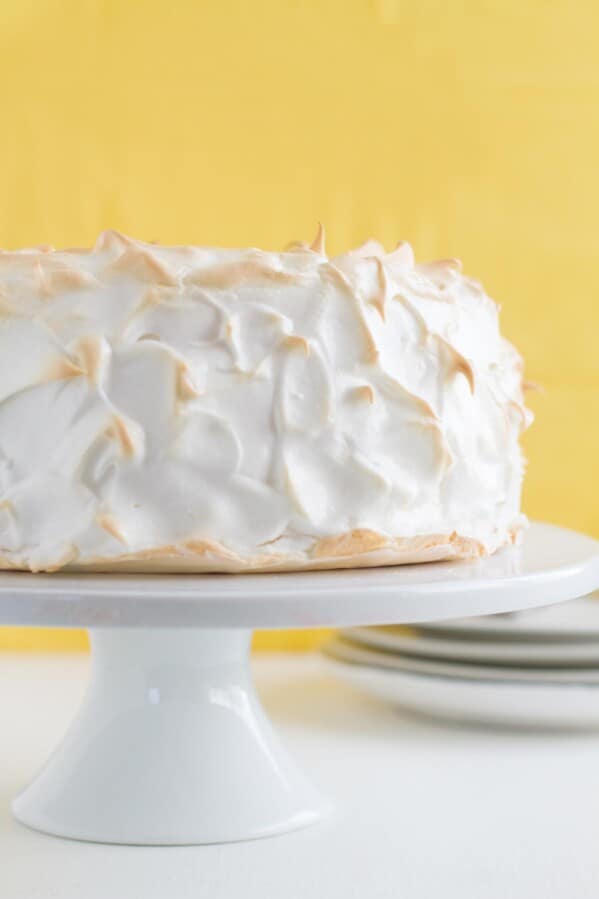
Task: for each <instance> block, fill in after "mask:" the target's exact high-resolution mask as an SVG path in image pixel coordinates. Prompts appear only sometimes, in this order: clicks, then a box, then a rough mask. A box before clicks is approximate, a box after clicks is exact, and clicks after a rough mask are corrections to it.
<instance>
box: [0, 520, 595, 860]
mask: <svg viewBox="0 0 599 899" xmlns="http://www.w3.org/2000/svg"><path fill="white" fill-rule="evenodd" d="M598 587H599V543H597V542H595V541H594V540H592V539H591V538H589V537H585V536H583V535H581V534H577V533H574V532H573V531H567V530H564V529H561V528H557V527H554V526H551V525H545V524H536V525H533V526H532V527H531V528H530V530H529V531H528V532H527V533H526V535H525V537H524V541H523V543H522V546H520V547H518V548H510V549H506V550H502V551H501V552H499V553H498V554H496V555H495V556H493V557H491V558H490V559H486V560H484V561H480V562H460V563H447V562H443V563H429V564H427V565H408V566H399V567H395V568H378V569H354V570H342V571H323V572H303V573H289V574H262V575H260V574H255V575H236V576H231V575H134V574H131V575H116V574H101V575H100V574H52V575H43V574H38V575H31V574H26V573H19V572H2V573H0V623H2V624H5V625H37V626H50V627H84V628H87V629H88V630H89V631H90V638H91V647H92V671H91V679H90V684H89V687H88V691H87V694H86V696H85V699H84V701H83V704H82V707H81V709H80V710H79V713H78V714H77V717H76V718H75V721H74V722H73V724H72V725H71V727H70V729H69V730H68V732H67V734H66V736H65V737H64V739H63V742H62V743H61V744H60V746H59V747H58V748H57V749H56V750H55V752H54V754H53V755H52V756H51V758H50V760H49V761H48V762H47V764H46V766H45V767H44V768H43V770H42V771H41V773H40V774H38V776H37V778H36V779H35V780H34V781H33V783H32V784H31V785H30V786H29V787H27V788H26V789H25V790H24V791H23V792H22V793H21V794H20V795H19V796H18V797H17V798H16V799H15V800H14V803H13V810H14V814H15V815H16V817H17V818H18V819H19V820H20V821H22V822H23V823H24V824H27V825H29V826H30V827H33V828H36V829H38V830H42V831H45V832H47V833H51V834H56V835H59V836H63V837H71V838H74V839H81V840H93V841H99V842H107V843H133V844H143V845H156V844H190V843H215V842H227V841H231V840H242V839H251V838H255V837H264V836H267V835H270V834H277V833H281V832H283V831H286V830H291V829H294V828H297V827H303V826H304V825H307V824H310V823H311V822H314V821H316V820H318V819H319V818H320V817H321V815H322V812H323V808H324V806H323V802H322V801H321V799H320V797H319V796H318V795H317V793H316V792H315V791H314V790H313V788H312V787H311V786H310V784H309V783H308V781H307V780H306V779H305V778H304V776H303V775H302V773H301V772H300V771H298V770H297V768H296V767H295V766H294V764H293V762H292V761H291V760H290V758H289V757H288V756H287V753H286V752H285V750H284V749H283V747H282V746H281V745H280V744H279V741H278V739H277V738H276V735H275V734H274V733H273V731H272V729H271V726H270V723H269V721H268V720H267V718H266V715H265V713H264V711H263V710H262V707H261V706H260V703H259V701H258V699H257V697H256V694H255V692H254V689H253V686H252V681H251V676H250V671H249V664H248V658H249V646H250V637H251V632H252V630H253V629H254V628H306V627H323V626H344V627H348V626H352V625H368V624H400V623H409V622H422V621H431V620H438V619H444V618H456V617H464V616H468V615H485V614H491V613H495V612H507V611H515V610H519V609H528V608H531V607H534V606H541V605H547V604H549V603H555V602H560V601H562V600H567V599H573V598H575V597H578V596H581V595H583V594H585V593H589V592H591V591H592V590H594V589H596V588H598Z"/></svg>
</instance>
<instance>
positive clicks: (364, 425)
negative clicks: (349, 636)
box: [0, 225, 531, 572]
mask: <svg viewBox="0 0 599 899" xmlns="http://www.w3.org/2000/svg"><path fill="white" fill-rule="evenodd" d="M528 386H529V385H528V383H527V382H524V383H523V382H522V360H521V359H520V357H519V355H518V353H517V352H516V351H515V350H514V348H513V347H512V346H511V345H510V344H509V343H508V342H507V341H506V340H504V339H503V338H502V336H501V334H500V331H499V327H498V308H497V307H496V305H495V304H494V303H493V302H492V301H491V300H490V298H489V297H487V295H486V294H485V293H484V290H483V289H482V287H481V286H480V285H479V284H478V282H475V281H473V280H472V279H471V278H469V277H466V276H465V275H463V274H462V271H461V267H460V265H459V264H458V263H457V260H452V259H446V260H440V261H437V262H428V263H416V262H415V260H414V255H413V252H412V249H411V247H410V246H409V244H405V243H403V244H399V245H398V247H397V248H396V249H395V250H392V251H391V252H387V251H386V249H385V247H383V246H382V245H381V244H380V243H378V242H376V241H366V243H364V244H362V245H361V246H360V247H358V248H357V249H355V250H352V251H350V252H347V253H344V254H341V255H340V256H336V257H334V258H329V257H328V256H327V254H326V247H325V236H324V229H323V228H322V226H321V225H319V228H318V233H317V235H316V238H315V239H314V240H313V241H312V243H311V244H307V243H299V244H295V245H292V246H291V247H289V248H288V249H287V250H286V251H285V252H283V253H273V252H267V251H262V250H258V249H240V250H225V249H215V248H210V247H204V248H201V247H181V246H178V247H162V246H158V245H153V244H150V243H145V242H142V241H138V240H134V239H132V238H129V237H127V236H125V235H123V234H119V233H118V232H116V231H106V232H104V233H103V234H101V235H100V237H99V238H98V240H97V242H96V244H95V246H94V247H93V248H92V249H91V250H80V249H69V250H52V249H50V248H43V249H40V248H36V249H30V250H16V251H0V567H5V568H15V569H19V568H29V569H30V570H32V571H41V570H45V571H54V570H57V569H59V568H61V567H66V568H74V569H97V570H100V571H110V570H114V569H122V570H131V571H231V572H234V571H256V570H264V571H270V570H286V569H290V568H291V569H296V568H326V567H349V566H352V565H356V566H366V565H387V564H399V563H403V562H415V561H428V560H434V559H443V558H445V559H452V558H478V557H479V556H481V555H485V554H487V553H489V552H493V551H494V550H495V549H497V548H498V547H499V546H502V545H505V544H509V543H511V542H513V540H514V539H515V535H516V534H517V533H518V531H519V530H520V529H521V527H522V526H523V522H524V519H523V517H522V516H521V515H520V486H521V481H522V476H523V470H524V463H523V459H522V454H521V450H520V445H519V437H520V434H521V432H522V430H523V429H524V428H526V427H527V426H528V425H529V424H530V420H531V414H530V413H529V411H528V410H527V409H526V408H525V406H524V402H523V388H527V387H528Z"/></svg>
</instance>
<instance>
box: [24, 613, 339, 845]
mask: <svg viewBox="0 0 599 899" xmlns="http://www.w3.org/2000/svg"><path fill="white" fill-rule="evenodd" d="M90 636H91V645H92V673H91V680H90V685H89V688H88V691H87V694H86V696H85V699H84V701H83V705H82V707H81V709H80V711H79V713H78V715H77V717H76V719H75V720H74V722H73V724H72V725H71V727H70V729H69V731H68V732H67V734H66V736H65V738H64V740H63V742H62V744H61V745H60V746H59V747H58V748H57V750H56V751H55V752H54V754H53V755H52V757H51V758H50V760H49V761H48V763H47V764H46V766H45V768H44V769H43V770H42V771H41V773H40V774H39V775H38V777H37V778H36V779H35V780H34V781H33V783H32V784H31V785H30V786H29V787H27V789H25V790H24V792H22V793H21V794H20V795H19V796H18V797H17V798H16V799H15V800H14V802H13V811H14V814H15V816H16V817H17V818H18V820H19V821H21V822H22V823H24V824H27V825H28V826H29V827H33V828H35V829H36V830H42V831H45V832H47V833H51V834H55V835H58V836H63V837H71V838H74V839H79V840H92V841H98V842H104V843H129V844H144V845H157V844H158V845H168V844H178V845H181V844H189V843H217V842H218V843H220V842H229V841H233V840H246V839H254V838H257V837H264V836H267V835H270V834H277V833H281V832H283V831H287V830H292V829H295V828H299V827H303V826H305V825H308V824H311V823H312V822H314V821H316V820H318V818H319V817H320V815H321V811H322V809H323V803H322V801H321V800H320V798H319V796H318V795H317V794H316V792H315V791H314V790H313V788H312V787H311V786H310V785H309V783H308V782H307V781H306V780H305V779H304V777H303V775H302V774H301V773H300V772H299V771H298V770H297V769H296V768H295V766H294V764H293V763H292V762H291V760H290V759H289V757H288V756H287V753H286V752H285V750H284V749H283V747H282V746H281V745H280V743H279V741H278V739H277V738H276V736H275V734H274V733H273V731H272V729H271V726H270V723H269V721H268V719H267V718H266V715H265V713H264V711H263V710H262V707H261V705H260V702H259V700H258V698H257V696H256V694H255V692H254V688H253V685H252V681H251V677H250V672H249V646H250V638H251V631H249V630H233V629H223V630H209V629H200V628H198V629H192V630H183V629H174V628H173V629H168V628H159V629H154V630H151V629H139V628H137V629H126V628H117V629H106V630H91V632H90Z"/></svg>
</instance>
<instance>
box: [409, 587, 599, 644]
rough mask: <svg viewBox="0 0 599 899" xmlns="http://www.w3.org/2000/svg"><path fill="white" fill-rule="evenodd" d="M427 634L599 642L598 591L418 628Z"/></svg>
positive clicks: (494, 638) (496, 638)
mask: <svg viewBox="0 0 599 899" xmlns="http://www.w3.org/2000/svg"><path fill="white" fill-rule="evenodd" d="M421 627H422V630H423V631H426V632H427V633H428V634H429V635H432V634H434V635H439V636H441V635H446V634H451V636H452V637H457V636H459V637H467V638H468V639H472V638H477V639H479V638H480V639H493V640H503V639H505V640H514V639H519V640H530V641H531V642H533V641H539V640H540V641H543V642H550V641H554V640H556V641H559V642H560V643H563V642H565V641H568V640H570V641H580V640H583V641H589V642H595V643H599V592H596V593H590V594H589V595H587V596H582V597H580V598H579V599H574V600H572V601H571V602H568V603H567V604H562V605H558V606H549V605H548V606H546V607H542V608H537V609H533V610H526V611H523V612H513V613H506V614H499V615H488V616H486V617H484V618H482V617H473V618H454V619H451V620H449V621H443V622H442V623H439V624H432V625H431V626H430V628H429V626H428V625H426V624H425V625H421Z"/></svg>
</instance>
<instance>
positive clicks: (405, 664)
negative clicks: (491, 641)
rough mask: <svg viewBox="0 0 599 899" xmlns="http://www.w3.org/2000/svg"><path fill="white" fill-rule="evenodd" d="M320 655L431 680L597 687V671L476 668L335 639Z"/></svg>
mask: <svg viewBox="0 0 599 899" xmlns="http://www.w3.org/2000/svg"><path fill="white" fill-rule="evenodd" d="M323 652H324V654H325V655H326V656H328V657H329V658H332V659H335V660H337V661H341V662H346V663H349V664H353V665H366V666H368V667H372V668H382V669H388V670H392V671H403V672H409V673H413V674H421V675H427V676H432V677H444V678H448V679H449V678H451V679H461V680H476V681H491V682H493V683H499V682H503V681H509V682H515V683H532V684H539V683H542V684H592V685H595V684H598V685H599V668H582V667H574V668H572V667H569V668H566V667H563V668H556V667H540V666H537V667H530V666H527V667H521V666H520V667H517V666H512V665H477V664H474V663H472V664H471V663H468V662H453V661H448V660H446V661H443V660H438V659H425V658H420V657H416V656H408V655H399V654H396V653H390V652H385V651H384V650H377V649H369V648H367V647H365V646H361V645H359V644H357V643H352V642H351V641H349V640H346V639H343V638H341V637H337V638H335V639H333V640H332V641H331V642H330V643H327V644H326V645H325V646H324V648H323Z"/></svg>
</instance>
